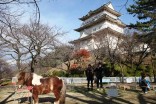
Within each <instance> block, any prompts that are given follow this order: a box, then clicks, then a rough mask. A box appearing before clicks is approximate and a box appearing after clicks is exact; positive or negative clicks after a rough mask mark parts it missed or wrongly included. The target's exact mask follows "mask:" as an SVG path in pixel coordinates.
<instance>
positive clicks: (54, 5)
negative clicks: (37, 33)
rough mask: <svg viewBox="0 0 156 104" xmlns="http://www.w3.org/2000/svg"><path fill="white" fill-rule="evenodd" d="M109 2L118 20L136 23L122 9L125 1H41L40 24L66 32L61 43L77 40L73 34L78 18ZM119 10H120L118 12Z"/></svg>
mask: <svg viewBox="0 0 156 104" xmlns="http://www.w3.org/2000/svg"><path fill="white" fill-rule="evenodd" d="M109 1H111V2H112V5H113V6H114V8H115V10H116V11H118V12H120V13H121V14H122V15H121V17H120V19H121V20H122V21H123V22H124V23H125V24H129V23H135V22H136V21H137V19H136V18H134V17H133V16H132V15H129V14H128V13H127V11H126V8H122V7H123V5H124V4H125V2H126V0H42V1H41V2H40V3H39V7H40V11H41V22H42V23H47V24H49V25H51V26H57V27H60V28H62V30H63V31H66V32H68V33H67V34H66V35H65V36H63V37H62V38H61V41H63V42H68V41H71V40H75V39H78V38H79V33H78V32H75V31H74V29H76V28H78V27H80V25H81V23H82V22H81V21H80V20H79V19H78V18H80V17H82V16H84V15H86V14H87V13H88V12H89V11H90V10H95V9H97V8H98V7H100V6H102V5H104V4H106V3H108V2H109ZM132 3H133V0H129V2H128V3H127V4H128V5H130V4H132ZM128 5H127V6H128ZM121 8H122V10H120V9H121Z"/></svg>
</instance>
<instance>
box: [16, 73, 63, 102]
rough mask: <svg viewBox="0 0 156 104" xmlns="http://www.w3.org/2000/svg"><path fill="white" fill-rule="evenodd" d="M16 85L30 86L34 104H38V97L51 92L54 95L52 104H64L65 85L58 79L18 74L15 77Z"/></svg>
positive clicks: (33, 74) (31, 74)
mask: <svg viewBox="0 0 156 104" xmlns="http://www.w3.org/2000/svg"><path fill="white" fill-rule="evenodd" d="M16 77H17V79H18V82H17V85H26V86H32V87H33V88H32V89H31V90H30V92H32V97H33V100H34V104H38V95H41V94H47V93H50V92H53V93H54V95H55V97H56V98H55V102H54V104H65V94H66V85H65V83H64V81H63V80H62V79H59V78H58V77H47V78H43V77H42V76H39V75H37V74H35V73H30V72H19V73H18V74H17V75H16Z"/></svg>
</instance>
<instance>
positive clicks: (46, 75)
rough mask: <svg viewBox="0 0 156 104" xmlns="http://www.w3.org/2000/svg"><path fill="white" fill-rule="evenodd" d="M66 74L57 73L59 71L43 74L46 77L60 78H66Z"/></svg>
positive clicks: (62, 72)
mask: <svg viewBox="0 0 156 104" xmlns="http://www.w3.org/2000/svg"><path fill="white" fill-rule="evenodd" d="M66 74H67V73H66V72H65V71H57V70H54V71H52V70H49V71H47V72H46V73H44V74H42V76H44V77H52V76H58V77H66Z"/></svg>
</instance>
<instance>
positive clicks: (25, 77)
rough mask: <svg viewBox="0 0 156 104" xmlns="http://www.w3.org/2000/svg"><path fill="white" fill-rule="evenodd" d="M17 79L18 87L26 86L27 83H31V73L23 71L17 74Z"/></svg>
mask: <svg viewBox="0 0 156 104" xmlns="http://www.w3.org/2000/svg"><path fill="white" fill-rule="evenodd" d="M16 77H17V83H16V84H17V85H26V84H27V83H29V79H31V73H27V72H24V71H21V72H19V73H17V75H16Z"/></svg>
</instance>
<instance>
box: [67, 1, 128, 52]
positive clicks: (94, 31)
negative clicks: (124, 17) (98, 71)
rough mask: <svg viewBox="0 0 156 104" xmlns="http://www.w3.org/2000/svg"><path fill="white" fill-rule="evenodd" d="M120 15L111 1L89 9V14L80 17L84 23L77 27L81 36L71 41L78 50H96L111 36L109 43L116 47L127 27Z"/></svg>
mask: <svg viewBox="0 0 156 104" xmlns="http://www.w3.org/2000/svg"><path fill="white" fill-rule="evenodd" d="M120 16H121V14H120V13H119V12H117V11H115V10H114V7H113V6H112V4H111V2H109V3H107V4H104V5H103V6H101V7H99V8H98V9H96V10H93V11H89V12H88V14H87V15H85V16H83V17H81V18H79V19H80V20H81V21H82V24H81V26H80V27H79V28H77V29H75V31H77V32H79V33H80V38H79V39H77V40H74V41H71V42H70V43H72V44H74V46H75V49H76V50H77V49H87V50H94V49H96V48H97V47H99V46H100V45H101V44H102V43H104V42H105V41H106V38H107V39H108V38H109V39H111V40H109V42H110V41H111V43H109V44H111V45H112V46H113V47H115V44H116V43H117V39H118V37H121V36H123V34H124V28H125V27H126V25H125V24H124V23H123V22H122V21H121V20H120V19H119V17H120ZM107 41H108V40H107Z"/></svg>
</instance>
